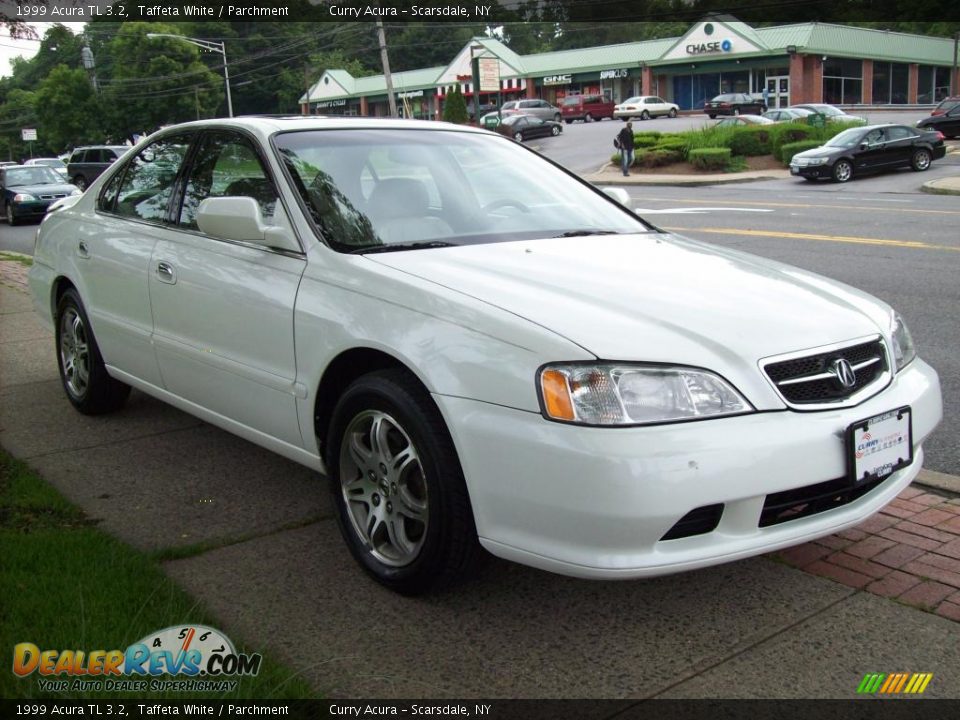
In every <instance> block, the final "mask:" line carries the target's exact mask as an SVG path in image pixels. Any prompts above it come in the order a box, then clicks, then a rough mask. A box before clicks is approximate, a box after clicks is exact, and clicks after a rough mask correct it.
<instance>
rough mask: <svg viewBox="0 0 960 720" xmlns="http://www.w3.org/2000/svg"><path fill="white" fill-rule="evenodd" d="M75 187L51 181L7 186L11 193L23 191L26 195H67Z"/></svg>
mask: <svg viewBox="0 0 960 720" xmlns="http://www.w3.org/2000/svg"><path fill="white" fill-rule="evenodd" d="M76 189H77V187H76V186H75V185H70V184H68V183H51V184H49V185H11V186H8V187H7V190H10V191H11V192H13V193H25V194H28V195H60V194H63V193H66V194H67V195H69V194H70V193H72V192H73V191H74V190H76Z"/></svg>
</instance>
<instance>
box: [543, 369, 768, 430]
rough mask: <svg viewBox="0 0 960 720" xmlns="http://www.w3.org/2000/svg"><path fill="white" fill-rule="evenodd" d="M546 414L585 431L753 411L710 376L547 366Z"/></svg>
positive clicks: (693, 371) (701, 372)
mask: <svg viewBox="0 0 960 720" xmlns="http://www.w3.org/2000/svg"><path fill="white" fill-rule="evenodd" d="M538 381H539V386H540V398H541V402H542V405H543V412H544V414H545V415H546V416H547V417H548V418H550V419H552V420H561V421H563V422H571V423H582V424H584V425H643V424H649V423H661V422H677V421H683V420H698V419H701V418H706V417H719V416H723V415H738V414H741V413H746V412H752V411H753V407H752V406H751V405H750V403H749V402H747V401H746V400H745V399H744V398H743V396H741V395H740V393H738V392H737V391H736V390H735V389H734V388H733V386H732V385H730V384H729V383H728V382H727V381H726V380H724V379H723V378H721V377H720V376H719V375H715V374H714V373H712V372H709V371H707V370H697V369H695V368H688V367H665V366H656V365H613V364H596V365H581V364H571V365H562V364H558V365H547V366H545V367H543V368H541V370H540V377H539V379H538Z"/></svg>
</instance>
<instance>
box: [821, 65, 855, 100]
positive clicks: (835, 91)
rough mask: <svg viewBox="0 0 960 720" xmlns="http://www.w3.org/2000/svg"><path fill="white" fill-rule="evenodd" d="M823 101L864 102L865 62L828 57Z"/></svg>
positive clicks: (825, 68) (824, 70)
mask: <svg viewBox="0 0 960 720" xmlns="http://www.w3.org/2000/svg"><path fill="white" fill-rule="evenodd" d="M823 101H824V102H825V103H829V104H830V105H855V104H857V103H861V102H863V63H862V62H861V61H860V60H846V59H843V58H828V59H827V60H826V61H825V62H824V63H823Z"/></svg>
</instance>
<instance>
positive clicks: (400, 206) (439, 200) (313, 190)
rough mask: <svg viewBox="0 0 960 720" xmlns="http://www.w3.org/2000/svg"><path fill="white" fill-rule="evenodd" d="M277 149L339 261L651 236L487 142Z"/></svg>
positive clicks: (530, 159) (370, 133)
mask: <svg viewBox="0 0 960 720" xmlns="http://www.w3.org/2000/svg"><path fill="white" fill-rule="evenodd" d="M275 143H276V146H277V148H278V150H279V152H280V154H281V157H282V159H283V161H284V162H285V164H286V166H287V169H288V171H289V172H290V175H291V176H292V178H293V181H294V186H295V188H296V190H297V191H298V192H299V193H300V195H301V197H302V199H303V202H304V204H305V206H306V208H307V210H308V212H309V214H310V216H311V217H312V219H313V220H314V222H315V223H316V225H317V226H318V228H319V229H320V231H321V232H322V233H323V235H324V237H325V238H326V239H327V240H328V241H329V242H330V244H331V245H332V246H333V247H334V248H335V249H337V250H340V251H344V252H357V251H361V252H364V251H382V250H389V249H391V246H393V247H394V249H398V250H400V249H409V248H411V247H416V246H421V247H422V246H433V247H435V246H438V245H468V244H482V243H491V242H502V241H508V240H532V239H537V238H550V237H557V236H561V235H569V234H571V233H573V234H576V235H592V234H607V233H611V232H613V233H642V232H649V231H650V228H649V227H648V226H646V225H644V224H643V223H642V222H641V221H640V220H639V219H638V218H636V217H634V216H633V215H631V214H630V213H629V212H627V211H626V210H625V209H624V208H621V207H620V206H619V205H617V204H616V203H615V202H613V201H612V200H610V199H608V198H606V197H604V196H603V195H602V194H601V193H599V192H597V191H594V190H592V189H591V188H590V187H589V186H587V185H584V184H583V183H582V182H580V181H579V180H577V179H576V178H574V177H571V176H570V175H568V174H567V173H565V172H563V171H562V170H561V169H559V168H557V167H555V166H554V165H552V164H550V163H549V162H547V161H545V160H543V159H542V158H541V157H540V156H539V155H537V154H536V153H533V152H530V151H528V150H525V149H523V148H521V147H520V146H518V145H517V144H516V143H514V142H513V141H511V140H507V139H505V138H503V137H501V136H497V135H493V134H488V133H468V132H456V131H433V130H414V129H411V130H405V129H376V130H374V129H370V130H367V129H354V130H346V129H345V130H315V131H306V132H289V133H281V134H279V135H277V136H276V138H275ZM585 251H587V252H589V246H585Z"/></svg>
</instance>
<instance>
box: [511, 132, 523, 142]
mask: <svg viewBox="0 0 960 720" xmlns="http://www.w3.org/2000/svg"><path fill="white" fill-rule="evenodd" d="M513 139H514V140H516V141H517V142H523V133H522V132H515V133H514V134H513Z"/></svg>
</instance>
